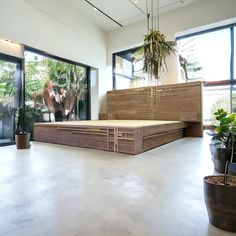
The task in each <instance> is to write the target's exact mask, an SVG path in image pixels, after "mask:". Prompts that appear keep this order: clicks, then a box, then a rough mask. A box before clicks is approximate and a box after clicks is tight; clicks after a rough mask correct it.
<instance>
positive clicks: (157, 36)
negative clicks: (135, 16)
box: [143, 30, 176, 79]
mask: <svg viewBox="0 0 236 236" xmlns="http://www.w3.org/2000/svg"><path fill="white" fill-rule="evenodd" d="M175 46H176V42H174V41H166V36H165V35H164V34H162V33H161V32H160V31H159V30H150V32H149V34H147V35H145V37H144V45H143V48H144V56H143V57H144V66H143V71H144V72H146V73H149V74H150V75H151V76H152V77H154V78H156V79H158V78H159V76H160V72H161V70H163V71H167V65H166V58H167V56H169V55H170V54H171V53H175V52H176V49H175Z"/></svg>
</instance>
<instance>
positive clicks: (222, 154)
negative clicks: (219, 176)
mask: <svg viewBox="0 0 236 236" xmlns="http://www.w3.org/2000/svg"><path fill="white" fill-rule="evenodd" d="M210 150H211V154H212V157H213V158H212V160H213V163H214V168H215V170H216V171H217V172H219V173H224V171H225V165H226V162H227V161H230V154H231V152H230V150H229V149H227V148H223V147H217V146H215V145H210Z"/></svg>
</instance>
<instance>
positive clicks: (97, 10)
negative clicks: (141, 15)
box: [84, 0, 123, 27]
mask: <svg viewBox="0 0 236 236" xmlns="http://www.w3.org/2000/svg"><path fill="white" fill-rule="evenodd" d="M84 1H85V2H87V3H88V4H89V5H90V6H92V7H93V8H94V9H97V11H99V12H100V13H102V14H103V15H104V16H106V17H107V18H109V19H110V20H112V21H113V22H115V23H116V24H117V25H119V26H120V27H123V25H122V24H120V23H119V22H117V21H116V20H114V19H113V18H111V17H110V16H109V15H107V14H106V13H105V12H104V11H102V10H100V9H99V8H98V7H96V6H95V5H93V4H92V3H91V2H89V1H87V0H84Z"/></svg>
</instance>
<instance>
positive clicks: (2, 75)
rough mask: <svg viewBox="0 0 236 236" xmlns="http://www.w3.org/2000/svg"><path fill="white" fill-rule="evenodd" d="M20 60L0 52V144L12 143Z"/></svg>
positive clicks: (17, 102)
mask: <svg viewBox="0 0 236 236" xmlns="http://www.w3.org/2000/svg"><path fill="white" fill-rule="evenodd" d="M20 73H21V62H20V61H19V60H18V59H15V58H13V57H9V56H5V55H3V54H0V146H2V145H6V144H11V143H14V130H15V116H14V109H15V107H18V105H19V100H20V97H19V96H20V95H19V94H20V91H19V90H20V89H17V88H20V83H21V77H20Z"/></svg>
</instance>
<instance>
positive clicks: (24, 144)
mask: <svg viewBox="0 0 236 236" xmlns="http://www.w3.org/2000/svg"><path fill="white" fill-rule="evenodd" d="M16 118H17V122H16V131H15V141H16V147H17V149H27V148H29V147H30V133H29V132H28V127H27V124H28V122H29V116H28V111H27V109H26V107H20V108H18V109H17V110H16Z"/></svg>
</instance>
